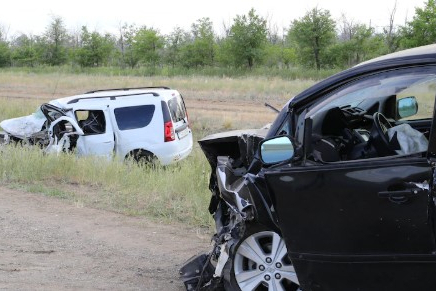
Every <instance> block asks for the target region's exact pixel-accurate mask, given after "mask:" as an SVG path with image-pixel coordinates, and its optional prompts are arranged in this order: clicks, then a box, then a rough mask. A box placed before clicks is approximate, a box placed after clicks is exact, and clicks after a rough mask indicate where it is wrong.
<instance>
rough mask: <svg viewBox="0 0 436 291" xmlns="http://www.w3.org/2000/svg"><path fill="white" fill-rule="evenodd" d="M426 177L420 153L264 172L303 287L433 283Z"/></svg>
mask: <svg viewBox="0 0 436 291" xmlns="http://www.w3.org/2000/svg"><path fill="white" fill-rule="evenodd" d="M431 176H432V175H431V168H430V166H429V164H428V163H427V160H426V158H413V159H389V158H387V159H386V160H380V161H376V162H373V161H365V162H364V163H362V162H351V163H347V164H345V165H341V166H327V167H325V166H321V167H319V166H306V167H285V168H281V169H280V170H278V171H269V172H267V173H266V181H267V184H268V187H269V189H270V191H271V192H272V196H273V197H274V208H275V209H276V211H277V215H278V221H279V226H280V228H281V230H282V232H283V234H284V237H285V241H286V244H287V246H288V250H289V251H290V255H291V260H292V262H293V263H294V265H295V268H296V270H297V274H298V278H299V281H300V283H301V286H302V288H303V290H431V289H432V288H435V287H436V276H435V274H436V255H435V251H436V247H435V237H434V223H433V211H434V202H433V198H432V195H431V194H430V191H429V190H428V184H427V183H428V181H430V179H431ZM418 286H420V287H418ZM430 287H432V288H430ZM373 288H375V289H373ZM432 290H434V289H432Z"/></svg>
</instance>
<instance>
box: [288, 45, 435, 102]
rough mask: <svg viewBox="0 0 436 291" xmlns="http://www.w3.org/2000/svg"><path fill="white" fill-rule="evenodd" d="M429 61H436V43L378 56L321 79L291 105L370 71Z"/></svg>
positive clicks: (298, 96)
mask: <svg viewBox="0 0 436 291" xmlns="http://www.w3.org/2000/svg"><path fill="white" fill-rule="evenodd" d="M429 63H436V44H432V45H427V46H421V47H417V48H413V49H407V50H403V51H399V52H395V53H392V54H388V55H384V56H381V57H377V58H374V59H372V60H369V61H366V62H363V63H360V64H358V65H356V66H354V67H352V68H350V69H347V70H345V71H342V72H340V73H338V74H335V75H333V76H331V77H328V78H327V79H324V80H323V81H320V82H319V83H317V84H315V85H313V86H312V87H310V88H308V89H306V90H304V91H303V92H301V93H300V94H298V95H297V96H295V97H294V98H293V99H292V100H291V101H290V102H289V107H295V106H296V105H297V104H298V105H299V106H300V105H303V106H304V104H307V103H309V102H310V101H312V100H313V99H315V98H316V97H317V96H319V95H320V94H325V93H328V92H330V91H332V90H334V89H335V88H337V87H338V86H340V84H341V83H343V82H346V81H347V80H348V79H350V78H354V77H356V76H359V75H362V74H365V73H367V72H370V71H374V70H379V69H388V68H395V67H401V66H405V65H411V64H412V65H413V64H415V65H422V64H429Z"/></svg>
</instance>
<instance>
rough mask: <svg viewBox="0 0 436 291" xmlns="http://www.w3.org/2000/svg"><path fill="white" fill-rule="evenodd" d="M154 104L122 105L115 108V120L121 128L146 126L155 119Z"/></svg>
mask: <svg viewBox="0 0 436 291" xmlns="http://www.w3.org/2000/svg"><path fill="white" fill-rule="evenodd" d="M154 111H155V106H154V105H140V106H130V107H121V108H116V109H115V110H114V114H115V120H116V122H117V125H118V128H119V129H120V130H129V129H135V128H141V127H146V126H147V125H149V124H150V122H151V120H152V119H153V114H154Z"/></svg>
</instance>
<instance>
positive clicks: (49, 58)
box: [43, 16, 68, 66]
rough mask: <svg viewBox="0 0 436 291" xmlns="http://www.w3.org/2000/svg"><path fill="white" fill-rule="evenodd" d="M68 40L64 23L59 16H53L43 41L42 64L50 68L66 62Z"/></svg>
mask: <svg viewBox="0 0 436 291" xmlns="http://www.w3.org/2000/svg"><path fill="white" fill-rule="evenodd" d="M67 39H68V34H67V30H66V28H65V26H64V21H63V20H62V18H61V17H59V16H53V18H52V22H51V23H50V24H49V25H48V27H47V29H46V31H45V33H44V38H43V41H44V42H45V48H44V51H45V53H44V55H43V62H44V63H46V64H49V65H51V66H59V65H62V64H64V63H65V62H66V60H67V50H66V42H67Z"/></svg>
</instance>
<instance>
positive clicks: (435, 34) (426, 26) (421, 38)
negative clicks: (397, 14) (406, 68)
mask: <svg viewBox="0 0 436 291" xmlns="http://www.w3.org/2000/svg"><path fill="white" fill-rule="evenodd" d="M401 34H402V36H403V37H402V38H401V42H400V44H401V46H402V47H403V48H410V47H417V46H422V45H427V44H432V43H435V42H436V2H435V0H428V1H427V3H425V7H424V8H419V7H417V8H415V16H414V17H413V20H412V21H410V22H408V23H407V24H406V25H405V26H404V27H402V28H401Z"/></svg>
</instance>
